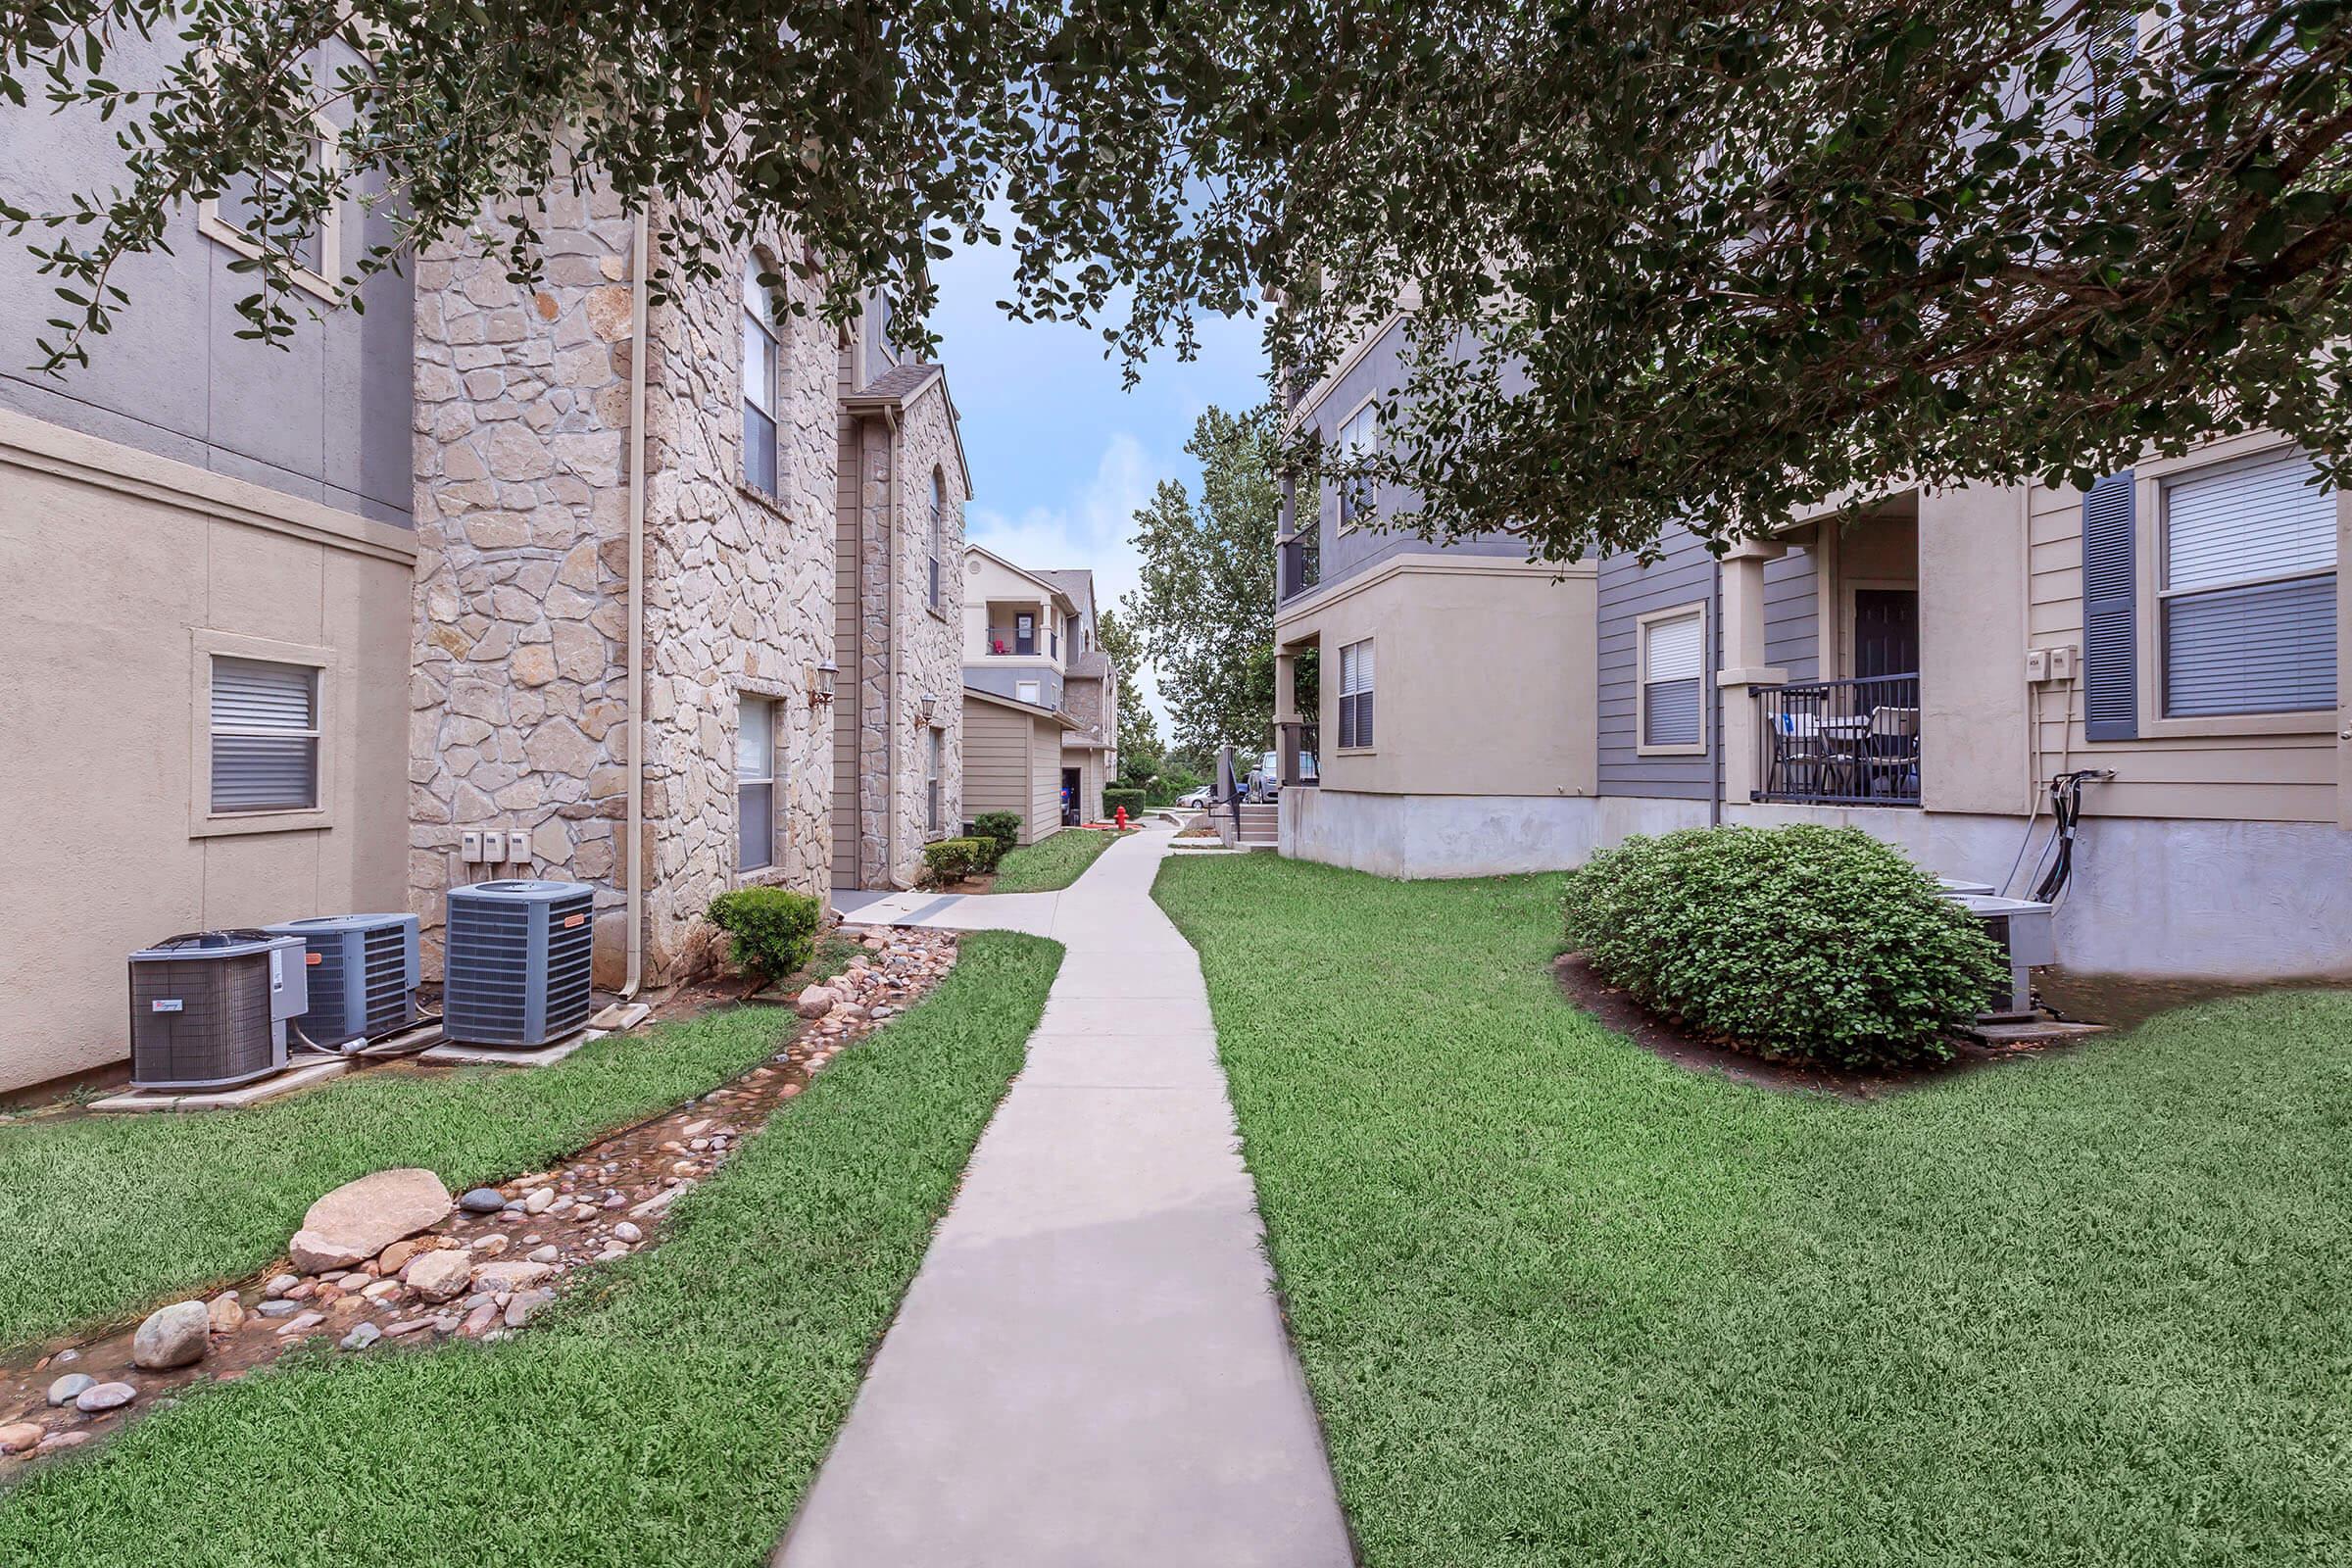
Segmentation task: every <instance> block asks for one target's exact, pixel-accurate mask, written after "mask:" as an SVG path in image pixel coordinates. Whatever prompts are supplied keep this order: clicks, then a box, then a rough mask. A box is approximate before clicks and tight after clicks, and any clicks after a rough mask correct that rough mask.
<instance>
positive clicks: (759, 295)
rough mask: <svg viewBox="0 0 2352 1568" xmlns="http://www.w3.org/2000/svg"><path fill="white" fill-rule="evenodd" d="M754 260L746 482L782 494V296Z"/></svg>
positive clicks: (746, 376) (748, 295) (747, 295)
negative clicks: (778, 415) (779, 310)
mask: <svg viewBox="0 0 2352 1568" xmlns="http://www.w3.org/2000/svg"><path fill="white" fill-rule="evenodd" d="M762 265H763V264H762V263H761V262H760V258H759V257H757V256H754V257H753V258H752V259H751V260H749V261H747V262H745V263H744V264H743V482H744V483H745V484H747V485H750V486H751V487H752V488H753V489H755V490H757V491H759V492H760V494H761V495H767V496H772V495H774V494H775V493H776V403H777V393H778V390H779V381H780V377H781V370H782V362H783V358H784V356H783V352H782V351H783V345H782V343H781V342H780V341H779V340H778V339H777V336H776V293H775V290H774V289H772V288H770V287H769V286H768V285H767V284H765V283H763V282H761V281H760V271H761V270H762Z"/></svg>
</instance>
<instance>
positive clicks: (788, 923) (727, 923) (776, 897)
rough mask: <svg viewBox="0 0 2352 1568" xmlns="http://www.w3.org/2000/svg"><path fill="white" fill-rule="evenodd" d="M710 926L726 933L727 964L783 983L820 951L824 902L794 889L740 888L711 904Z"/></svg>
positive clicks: (713, 900)
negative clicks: (818, 949) (812, 954)
mask: <svg viewBox="0 0 2352 1568" xmlns="http://www.w3.org/2000/svg"><path fill="white" fill-rule="evenodd" d="M709 912H710V916H711V924H712V925H715V926H717V927H718V928H719V929H720V930H722V931H724V932H726V933H727V961H728V962H730V963H732V964H734V965H735V967H736V968H738V969H741V970H743V971H745V972H746V973H748V974H753V975H759V976H763V977H764V978H766V979H769V980H781V979H783V978H784V977H785V976H786V975H788V974H790V973H792V972H793V971H794V970H795V969H798V968H799V967H800V966H801V965H803V964H805V963H807V962H808V961H809V954H811V953H813V952H815V951H816V929H817V927H818V926H819V925H821V924H822V923H823V922H824V917H825V907H824V904H823V903H822V902H821V901H820V900H818V899H815V898H813V897H811V896H810V895H809V894H806V893H795V892H793V891H792V890H791V889H790V888H737V889H736V890H735V891H734V892H732V893H721V894H720V895H719V896H718V897H717V898H715V899H712V900H711V908H710V911H709Z"/></svg>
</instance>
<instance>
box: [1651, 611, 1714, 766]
mask: <svg viewBox="0 0 2352 1568" xmlns="http://www.w3.org/2000/svg"><path fill="white" fill-rule="evenodd" d="M1705 674H1706V613H1705V612H1704V611H1701V610H1697V609H1692V610H1688V611H1683V612H1680V613H1675V614H1672V615H1660V616H1658V617H1657V618H1656V619H1654V620H1645V621H1643V622H1642V745H1643V746H1649V747H1667V746H1689V747H1696V746H1698V745H1700V744H1702V742H1703V741H1704V740H1705V725H1704V713H1703V711H1702V707H1701V699H1702V697H1703V694H1704V689H1705V679H1704V677H1705Z"/></svg>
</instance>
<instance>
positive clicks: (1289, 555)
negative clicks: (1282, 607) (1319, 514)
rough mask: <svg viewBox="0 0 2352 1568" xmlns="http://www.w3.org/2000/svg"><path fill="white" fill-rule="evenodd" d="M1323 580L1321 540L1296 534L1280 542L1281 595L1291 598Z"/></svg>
mask: <svg viewBox="0 0 2352 1568" xmlns="http://www.w3.org/2000/svg"><path fill="white" fill-rule="evenodd" d="M1322 580H1323V542H1322V541H1321V540H1320V539H1318V538H1316V537H1315V536H1314V535H1313V534H1299V535H1296V536H1294V537H1292V538H1289V539H1285V540H1284V541H1283V542H1282V582H1281V585H1280V586H1281V590H1282V593H1281V596H1282V597H1283V598H1285V599H1293V598H1296V597H1298V596H1299V594H1302V593H1304V592H1306V591H1307V590H1308V589H1309V588H1312V587H1313V586H1314V585H1315V584H1316V583H1318V582H1321V581H1322Z"/></svg>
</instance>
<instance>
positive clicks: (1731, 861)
mask: <svg viewBox="0 0 2352 1568" xmlns="http://www.w3.org/2000/svg"><path fill="white" fill-rule="evenodd" d="M1566 907H1567V924H1568V940H1569V942H1570V943H1571V944H1573V945H1574V946H1576V947H1578V948H1581V949H1583V950H1584V951H1585V952H1586V953H1587V954H1588V955H1589V956H1591V958H1592V961H1593V971H1594V972H1595V973H1597V974H1598V975H1599V976H1600V977H1601V978H1602V979H1603V980H1606V981H1607V982H1609V983H1610V984H1611V985H1616V986H1622V987H1623V988H1625V990H1627V991H1629V992H1631V993H1632V994H1633V995H1634V997H1635V998H1636V999H1638V1000H1639V1001H1641V1002H1642V1003H1643V1004H1644V1005H1647V1006H1649V1007H1652V1008H1654V1009H1656V1010H1658V1011H1660V1012H1667V1013H1674V1014H1678V1015H1680V1017H1681V1018H1682V1020H1683V1021H1684V1022H1685V1023H1686V1024H1688V1025H1690V1026H1691V1027H1692V1028H1695V1029H1698V1030H1702V1031H1704V1032H1707V1033H1710V1034H1717V1035H1723V1036H1728V1037H1729V1038H1730V1039H1731V1040H1732V1041H1734V1042H1736V1043H1738V1044H1739V1045H1740V1046H1741V1047H1743V1048H1745V1049H1748V1050H1751V1051H1754V1052H1756V1053H1757V1054H1761V1055H1765V1056H1769V1057H1772V1058H1774V1059H1780V1060H1792V1061H1806V1062H1818V1063H1822V1064H1825V1065H1829V1066H1835V1067H1845V1068H1871V1067H1893V1066H1903V1065H1907V1064H1910V1063H1912V1062H1918V1061H1927V1060H1940V1059H1942V1058H1945V1057H1948V1056H1949V1055H1950V1054H1951V1045H1950V1042H1949V1041H1948V1039H1947V1038H1946V1036H1947V1032H1948V1031H1949V1030H1950V1029H1952V1028H1953V1027H1954V1026H1955V1025H1957V1024H1960V1023H1963V1022H1965V1021H1966V1020H1967V1019H1968V1018H1969V1017H1971V1016H1972V1015H1974V1014H1975V1013H1977V1012H1979V1011H1981V1010H1983V1008H1984V1006H1985V1002H1986V1000H1987V998H1989V997H1990V996H1991V995H1992V994H1993V992H1994V989H1995V988H1996V987H1997V986H1999V985H2000V984H2001V983H2002V982H2003V980H2004V978H2005V976H2006V974H2007V970H2006V968H2005V967H2004V965H2003V964H2002V961H2001V957H2000V953H1999V950H1998V949H1997V948H1995V947H1994V945H1993V943H1992V942H1991V940H1990V939H1989V938H1987V937H1986V936H1985V933H1984V932H1983V930H1982V929H1980V928H1979V926H1978V924H1977V921H1976V919H1975V917H1974V916H1972V915H1970V914H1969V913H1968V911H1967V910H1965V909H1963V908H1961V907H1960V906H1959V905H1957V904H1955V903H1953V902H1952V901H1951V900H1949V899H1946V898H1944V897H1942V896H1941V895H1940V894H1938V893H1937V892H1936V883H1935V882H1934V880H1933V879H1932V878H1930V877H1929V876H1927V875H1926V874H1925V873H1924V872H1922V871H1921V870H1920V869H1919V868H1918V867H1916V866H1914V865H1913V864H1912V863H1911V862H1910V861H1909V860H1908V859H1906V858H1904V857H1903V856H1902V854H1901V852H1899V851H1897V850H1894V849H1892V848H1890V847H1888V846H1887V845H1885V844H1882V843H1880V842H1879V841H1878V840H1877V839H1874V838H1872V837H1871V836H1870V835H1869V834H1867V833H1864V832H1861V831H1859V830H1858V829H1855V828H1827V827H1813V826H1794V827H1777V828H1754V827H1717V828H1685V829H1683V830H1681V831H1679V832H1674V833H1668V834H1665V835H1664V836H1662V837H1658V838H1648V837H1636V838H1631V839H1628V840H1626V841H1625V843H1624V844H1622V845H1620V846H1619V847H1617V848H1616V849H1613V850H1607V851H1603V852H1602V853H1601V854H1599V855H1596V856H1594V857H1593V858H1592V859H1591V860H1589V861H1587V862H1586V863H1585V865H1584V866H1583V867H1581V868H1580V869H1578V870H1577V871H1575V872H1573V873H1571V874H1570V876H1569V878H1568V894H1567V906H1566Z"/></svg>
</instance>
